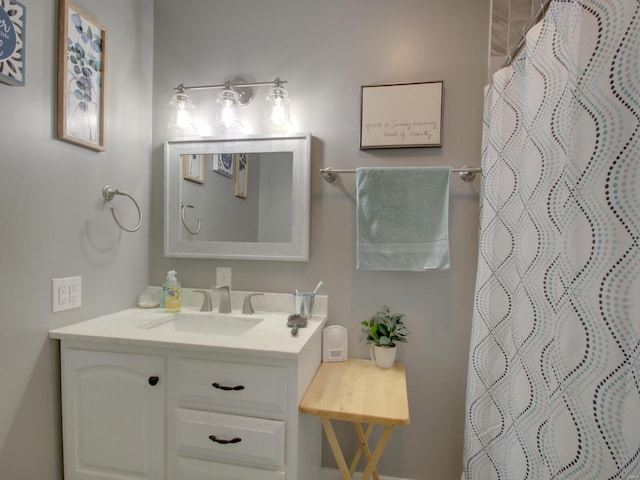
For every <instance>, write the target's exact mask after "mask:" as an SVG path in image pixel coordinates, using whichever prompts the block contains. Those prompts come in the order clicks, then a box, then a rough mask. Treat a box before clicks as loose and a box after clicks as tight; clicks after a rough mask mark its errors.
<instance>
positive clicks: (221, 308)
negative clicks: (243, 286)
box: [211, 285, 231, 313]
mask: <svg viewBox="0 0 640 480" xmlns="http://www.w3.org/2000/svg"><path fill="white" fill-rule="evenodd" d="M211 288H212V289H214V290H218V291H219V292H220V303H219V304H218V313H231V292H230V291H229V286H228V285H217V286H215V287H211Z"/></svg>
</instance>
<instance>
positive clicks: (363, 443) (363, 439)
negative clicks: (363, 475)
mask: <svg viewBox="0 0 640 480" xmlns="http://www.w3.org/2000/svg"><path fill="white" fill-rule="evenodd" d="M374 427H375V424H374V423H370V424H368V425H367V429H366V431H362V425H360V423H358V422H354V424H353V428H354V429H355V430H356V434H357V435H358V439H359V440H360V447H359V448H358V450H357V451H356V454H355V455H354V457H353V461H352V462H351V468H350V469H349V473H350V474H351V476H353V473H354V472H355V471H356V468H357V466H358V462H360V455H361V454H362V453H364V456H365V457H366V459H367V462H368V461H370V460H371V450H369V445H368V444H367V442H368V441H369V437H370V436H371V432H373V428H374ZM373 479H374V480H380V478H379V477H378V472H376V471H375V470H374V471H373Z"/></svg>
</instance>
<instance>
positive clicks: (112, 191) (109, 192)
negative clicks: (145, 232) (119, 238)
mask: <svg viewBox="0 0 640 480" xmlns="http://www.w3.org/2000/svg"><path fill="white" fill-rule="evenodd" d="M116 195H124V196H125V197H129V198H130V199H131V201H132V202H133V204H134V205H135V206H136V210H138V218H139V220H138V224H137V225H136V226H135V227H133V228H127V227H125V226H124V225H122V224H121V223H120V220H118V217H117V215H116V210H115V208H113V207H111V215H113V219H114V220H115V221H116V223H117V224H118V226H119V227H120V228H121V229H122V230H124V231H125V232H135V231H137V230H139V229H140V227H141V226H142V213H141V212H140V206H139V205H138V202H136V199H135V198H133V197H132V196H131V195H129V194H128V193H127V192H124V191H122V190H118V189H117V188H113V187H112V186H110V185H105V186H104V187H102V196H103V197H104V199H105V201H107V202H110V201H111V200H113V197H114V196H116Z"/></svg>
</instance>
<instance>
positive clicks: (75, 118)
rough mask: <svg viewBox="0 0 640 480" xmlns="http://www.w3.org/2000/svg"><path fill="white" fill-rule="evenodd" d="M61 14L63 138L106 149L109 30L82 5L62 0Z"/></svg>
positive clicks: (60, 92) (60, 73) (61, 120)
mask: <svg viewBox="0 0 640 480" xmlns="http://www.w3.org/2000/svg"><path fill="white" fill-rule="evenodd" d="M60 2H61V8H66V12H65V14H64V15H62V16H61V21H63V22H64V23H63V24H62V25H61V32H63V33H61V35H62V38H61V39H60V49H61V50H60V52H59V55H60V71H59V76H60V91H59V93H58V101H59V102H60V112H59V116H60V122H59V126H58V134H59V137H60V138H62V139H63V140H66V141H69V142H71V143H77V144H79V145H82V146H85V147H88V148H91V149H94V150H99V151H102V150H104V149H105V148H104V144H105V142H104V73H105V59H106V52H105V45H106V41H105V37H106V31H105V29H104V28H103V27H102V26H100V24H99V23H98V22H96V21H95V20H94V19H92V18H91V17H90V16H88V15H87V14H85V13H84V12H82V10H80V9H79V8H77V7H75V6H74V5H71V4H69V3H68V0H60Z"/></svg>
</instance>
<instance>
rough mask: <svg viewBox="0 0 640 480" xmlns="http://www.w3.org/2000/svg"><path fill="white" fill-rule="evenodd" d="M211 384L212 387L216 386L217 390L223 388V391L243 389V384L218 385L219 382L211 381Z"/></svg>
mask: <svg viewBox="0 0 640 480" xmlns="http://www.w3.org/2000/svg"><path fill="white" fill-rule="evenodd" d="M211 386H213V387H214V388H217V389H218V390H225V391H227V392H228V391H230V390H244V385H236V386H235V387H225V386H224V385H220V384H219V383H212V384H211Z"/></svg>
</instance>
